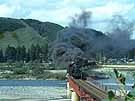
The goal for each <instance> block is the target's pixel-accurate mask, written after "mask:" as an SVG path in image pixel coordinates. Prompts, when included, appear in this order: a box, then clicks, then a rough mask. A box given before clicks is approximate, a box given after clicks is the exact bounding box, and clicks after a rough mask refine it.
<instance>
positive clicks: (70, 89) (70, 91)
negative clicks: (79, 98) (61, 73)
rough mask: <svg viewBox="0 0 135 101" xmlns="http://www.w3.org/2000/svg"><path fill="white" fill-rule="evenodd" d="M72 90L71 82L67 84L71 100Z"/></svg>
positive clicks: (68, 96) (68, 95)
mask: <svg viewBox="0 0 135 101" xmlns="http://www.w3.org/2000/svg"><path fill="white" fill-rule="evenodd" d="M71 95H72V88H71V87H70V84H69V82H67V98H71Z"/></svg>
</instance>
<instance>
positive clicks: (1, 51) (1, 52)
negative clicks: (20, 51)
mask: <svg viewBox="0 0 135 101" xmlns="http://www.w3.org/2000/svg"><path fill="white" fill-rule="evenodd" d="M0 62H4V55H3V50H2V49H0Z"/></svg>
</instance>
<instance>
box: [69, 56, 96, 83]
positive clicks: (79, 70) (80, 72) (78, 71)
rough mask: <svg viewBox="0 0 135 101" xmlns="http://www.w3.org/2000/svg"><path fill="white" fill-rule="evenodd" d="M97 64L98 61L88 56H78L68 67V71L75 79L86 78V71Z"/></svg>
mask: <svg viewBox="0 0 135 101" xmlns="http://www.w3.org/2000/svg"><path fill="white" fill-rule="evenodd" d="M94 66H96V62H95V61H94V60H91V61H90V60H88V59H87V58H82V57H77V58H75V59H74V61H72V62H71V63H70V64H69V66H68V68H67V72H68V74H69V75H70V76H72V77H74V78H75V79H83V80H86V78H87V76H88V74H87V73H86V72H85V71H84V70H86V71H87V69H90V68H93V67H94Z"/></svg>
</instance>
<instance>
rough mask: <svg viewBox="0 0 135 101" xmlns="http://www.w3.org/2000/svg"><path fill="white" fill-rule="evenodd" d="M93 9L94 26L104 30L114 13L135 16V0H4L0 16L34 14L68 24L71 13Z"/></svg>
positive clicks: (33, 15) (1, 2)
mask: <svg viewBox="0 0 135 101" xmlns="http://www.w3.org/2000/svg"><path fill="white" fill-rule="evenodd" d="M81 10H87V11H91V12H92V21H93V25H92V27H93V28H95V29H98V30H101V31H104V30H105V24H106V23H107V22H108V21H109V19H111V17H112V15H117V14H118V15H122V16H124V17H125V18H127V19H129V20H133V19H134V18H135V0H0V16H1V17H14V18H32V19H38V20H40V21H50V22H55V23H58V24H61V25H64V26H66V25H68V23H69V21H70V18H71V16H73V15H74V14H76V13H79V12H81Z"/></svg>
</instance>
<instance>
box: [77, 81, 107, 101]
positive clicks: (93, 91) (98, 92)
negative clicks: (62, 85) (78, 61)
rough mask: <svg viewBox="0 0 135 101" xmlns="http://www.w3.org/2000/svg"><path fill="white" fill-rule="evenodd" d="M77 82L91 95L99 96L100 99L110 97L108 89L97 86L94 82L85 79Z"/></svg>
mask: <svg viewBox="0 0 135 101" xmlns="http://www.w3.org/2000/svg"><path fill="white" fill-rule="evenodd" d="M75 82H76V83H77V84H78V85H79V86H80V87H81V88H82V89H83V90H84V91H86V92H87V93H88V94H89V95H91V96H93V97H95V98H97V99H98V100H100V101H101V100H102V99H105V98H107V97H108V94H107V92H106V91H104V90H102V89H100V88H98V87H96V86H95V85H94V84H92V83H90V82H89V83H88V82H86V81H84V80H75Z"/></svg>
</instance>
